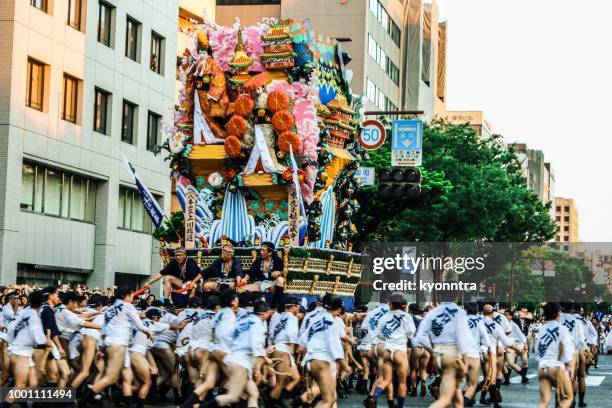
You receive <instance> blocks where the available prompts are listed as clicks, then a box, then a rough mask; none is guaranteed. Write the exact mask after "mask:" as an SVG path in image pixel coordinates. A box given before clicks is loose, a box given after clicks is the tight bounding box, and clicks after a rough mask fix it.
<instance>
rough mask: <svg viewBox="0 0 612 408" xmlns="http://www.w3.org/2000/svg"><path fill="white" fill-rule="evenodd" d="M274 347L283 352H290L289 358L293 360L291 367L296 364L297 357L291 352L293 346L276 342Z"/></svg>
mask: <svg viewBox="0 0 612 408" xmlns="http://www.w3.org/2000/svg"><path fill="white" fill-rule="evenodd" d="M274 347H275V348H276V351H278V352H281V353H286V354H289V360H290V361H291V367H293V366H295V359H294V358H293V354H292V353H291V347H290V346H289V345H288V344H285V343H278V344H275V345H274Z"/></svg>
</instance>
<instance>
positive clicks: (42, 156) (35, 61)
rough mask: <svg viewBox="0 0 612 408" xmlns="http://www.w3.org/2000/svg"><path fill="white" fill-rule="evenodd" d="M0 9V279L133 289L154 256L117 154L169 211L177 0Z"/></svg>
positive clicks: (16, 4)
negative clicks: (164, 146) (167, 143)
mask: <svg viewBox="0 0 612 408" xmlns="http://www.w3.org/2000/svg"><path fill="white" fill-rule="evenodd" d="M0 11H1V12H2V15H3V17H4V24H2V27H1V28H0V33H1V35H0V42H1V44H0V47H1V48H0V49H2V53H0V64H1V65H0V66H1V67H2V69H1V70H0V84H1V85H2V86H0V115H1V120H0V123H1V124H0V156H1V160H0V162H1V163H2V164H1V166H2V171H0V208H1V211H0V284H9V283H14V282H18V283H36V284H57V283H58V282H64V283H65V282H68V283H73V282H87V283H88V284H89V285H90V286H92V287H95V286H98V287H110V286H112V285H114V284H115V285H122V284H132V285H134V284H137V283H138V281H139V279H141V277H144V276H147V275H150V274H151V272H152V271H156V270H159V267H160V260H159V255H158V250H157V248H156V244H155V242H154V241H155V240H154V239H153V237H152V236H151V231H152V225H151V222H150V220H149V219H148V217H147V216H146V214H145V213H144V209H143V207H142V204H141V202H140V200H139V197H138V193H137V192H136V189H135V186H134V183H133V180H132V178H131V176H130V174H129V173H128V171H127V169H126V166H125V164H124V161H123V154H125V156H127V157H128V158H129V160H130V161H131V162H132V163H133V164H134V166H135V167H136V169H137V171H138V173H139V174H140V176H141V178H142V179H143V181H144V182H145V184H147V186H148V187H149V189H150V190H151V192H152V193H153V194H154V195H155V196H156V197H157V199H158V200H159V202H160V204H161V205H162V208H169V202H170V180H169V177H168V167H167V164H166V163H164V162H163V157H162V156H160V155H159V154H158V155H155V154H154V153H153V150H155V148H154V146H155V145H156V144H158V143H160V142H161V132H160V126H161V123H162V121H164V120H165V121H168V122H169V121H171V120H172V118H171V115H170V110H169V108H170V107H171V106H172V105H173V103H174V98H175V66H176V56H175V51H174V50H175V49H176V24H177V23H176V22H177V16H178V0H165V1H157V0H131V1H129V2H127V1H120V0H103V1H102V0H101V1H97V0H88V1H87V0H54V1H45V0H30V1H25V0H23V1H22V0H3V1H1V2H0Z"/></svg>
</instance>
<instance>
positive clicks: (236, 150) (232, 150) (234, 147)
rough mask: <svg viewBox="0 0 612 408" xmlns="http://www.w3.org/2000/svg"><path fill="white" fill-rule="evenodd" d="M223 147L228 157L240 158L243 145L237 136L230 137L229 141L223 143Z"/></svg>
mask: <svg viewBox="0 0 612 408" xmlns="http://www.w3.org/2000/svg"><path fill="white" fill-rule="evenodd" d="M223 147H224V148H225V153H227V155H228V156H229V157H231V158H232V159H237V158H238V157H240V152H241V151H242V145H241V144H240V140H239V139H238V138H237V137H236V136H228V137H227V139H225V142H223Z"/></svg>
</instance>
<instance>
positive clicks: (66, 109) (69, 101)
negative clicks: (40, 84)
mask: <svg viewBox="0 0 612 408" xmlns="http://www.w3.org/2000/svg"><path fill="white" fill-rule="evenodd" d="M78 95H79V80H78V79H76V78H74V77H71V76H70V75H67V74H64V103H63V105H62V119H64V120H66V121H68V122H72V123H77V100H78Z"/></svg>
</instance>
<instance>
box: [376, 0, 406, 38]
mask: <svg viewBox="0 0 612 408" xmlns="http://www.w3.org/2000/svg"><path fill="white" fill-rule="evenodd" d="M370 12H371V13H372V14H373V15H374V17H376V19H377V20H378V22H379V23H380V24H381V25H382V26H383V28H384V29H385V31H386V32H387V33H388V34H389V36H390V37H391V39H392V40H393V42H394V43H395V45H397V46H398V47H399V46H400V44H401V37H402V32H401V30H400V28H399V27H398V26H397V24H395V22H394V21H393V19H392V18H391V17H389V13H387V10H386V9H385V8H384V7H383V5H382V4H380V1H379V0H370Z"/></svg>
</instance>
